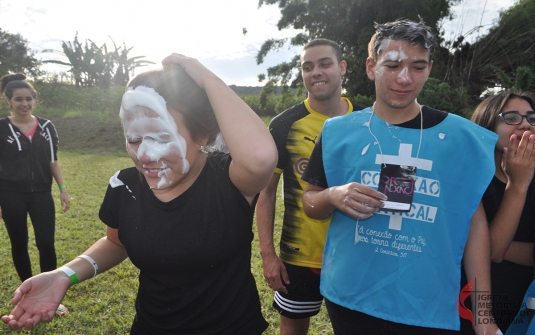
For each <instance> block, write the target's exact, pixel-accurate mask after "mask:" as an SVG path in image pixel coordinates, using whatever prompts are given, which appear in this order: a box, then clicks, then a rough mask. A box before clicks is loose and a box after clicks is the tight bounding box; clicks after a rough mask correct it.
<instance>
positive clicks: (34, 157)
mask: <svg viewBox="0 0 535 335" xmlns="http://www.w3.org/2000/svg"><path fill="white" fill-rule="evenodd" d="M0 91H1V92H2V93H3V94H4V96H5V97H6V100H7V102H8V104H9V105H10V106H11V115H10V116H7V117H4V118H1V119H0V217H2V218H3V220H4V222H5V224H6V229H7V232H8V234H9V239H10V240H11V254H12V256H13V263H14V264H15V268H16V270H17V273H18V275H19V277H20V280H21V281H24V280H26V279H28V278H30V277H31V276H32V267H31V264H30V256H29V254H28V220H27V217H28V214H30V219H31V221H32V225H33V229H34V232H35V242H36V245H37V249H38V250H39V263H40V267H41V272H45V271H50V270H53V269H55V268H56V250H55V248H54V232H55V208H54V199H53V198H52V192H51V186H52V178H54V179H55V180H56V183H57V184H58V186H59V189H60V200H61V206H62V207H63V211H64V212H65V211H67V210H68V209H69V206H70V200H69V195H68V194H67V189H66V188H65V184H64V183H63V176H62V175H61V168H60V166H59V162H58V160H57V150H58V135H57V133H56V128H55V127H54V125H53V124H52V122H50V121H49V120H46V119H43V118H40V117H37V116H34V115H32V109H33V105H34V103H35V98H36V96H37V92H36V91H35V89H34V88H33V86H32V85H31V84H30V83H29V82H27V81H26V76H25V75H23V74H9V75H5V76H3V77H1V78H0Z"/></svg>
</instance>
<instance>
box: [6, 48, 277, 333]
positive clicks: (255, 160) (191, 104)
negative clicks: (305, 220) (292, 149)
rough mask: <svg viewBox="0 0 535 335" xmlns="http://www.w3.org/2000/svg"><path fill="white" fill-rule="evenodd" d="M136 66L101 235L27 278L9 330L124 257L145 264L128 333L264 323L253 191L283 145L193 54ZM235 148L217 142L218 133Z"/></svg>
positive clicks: (42, 317) (39, 316) (237, 328)
mask: <svg viewBox="0 0 535 335" xmlns="http://www.w3.org/2000/svg"><path fill="white" fill-rule="evenodd" d="M163 64H164V68H163V69H162V70H156V71H150V72H145V73H142V74H140V75H138V76H136V77H135V78H134V79H133V80H132V81H131V82H130V83H129V85H128V88H127V91H126V93H125V95H124V96H123V100H122V104H121V110H120V117H121V120H122V121H123V125H124V133H125V137H126V148H127V151H128V153H129V155H130V157H131V158H132V160H133V162H134V164H135V167H132V168H129V169H125V170H121V171H119V172H117V173H116V174H115V175H114V176H113V177H112V178H111V179H110V184H109V186H108V190H107V192H106V195H105V197H104V201H103V203H102V206H101V209H100V213H99V216H100V218H101V220H102V221H103V222H104V223H105V224H106V225H107V226H108V227H107V232H106V237H104V238H102V239H101V240H99V241H98V242H96V243H95V244H94V245H93V246H92V247H90V248H89V249H88V250H87V251H85V252H84V254H83V255H82V256H81V257H78V258H76V259H75V260H73V261H71V262H69V263H67V264H66V265H65V266H63V267H61V268H59V269H57V270H54V271H51V272H47V273H44V274H41V275H39V276H36V277H33V278H31V279H29V280H27V281H26V282H24V283H23V284H22V285H21V286H20V287H19V288H18V289H17V290H16V291H15V295H14V298H13V301H12V303H13V304H16V305H17V306H16V307H15V308H14V309H13V311H12V312H11V315H6V316H3V317H2V321H3V322H5V323H6V324H8V326H9V328H10V329H11V330H17V329H21V328H25V329H33V328H34V327H35V326H36V325H37V324H38V323H39V322H41V321H43V322H48V321H50V320H51V319H52V317H53V315H54V312H55V309H56V307H57V306H58V304H59V303H60V302H61V300H62V299H63V297H64V295H65V292H66V291H67V290H68V288H69V287H70V286H72V285H74V284H75V283H76V282H79V281H82V280H86V279H89V278H91V277H94V276H95V275H96V274H98V273H101V272H103V271H106V270H108V269H110V268H111V267H113V266H115V265H117V264H119V263H120V262H122V261H123V260H124V259H125V258H126V257H129V258H130V260H131V261H132V263H133V264H134V265H135V266H136V267H138V268H139V269H140V276H139V289H138V295H137V298H136V306H135V308H136V317H135V319H134V321H133V325H132V328H131V334H193V333H195V334H261V333H262V332H263V331H264V330H265V329H266V328H267V323H266V321H265V320H264V319H263V317H262V314H261V310H260V302H259V297H258V292H257V290H256V285H255V281H254V278H253V276H252V274H251V270H250V257H251V241H252V238H253V233H252V230H251V228H252V220H253V212H254V204H255V202H256V198H257V194H258V192H259V191H260V190H262V188H263V187H264V186H265V185H266V184H267V182H268V181H269V179H270V177H271V175H272V173H273V169H274V168H275V164H276V161H277V154H276V149H275V145H274V143H273V140H272V137H271V135H270V134H269V132H268V130H267V128H266V126H265V125H264V123H263V122H262V120H260V118H259V117H258V116H257V115H256V114H255V113H254V112H253V111H252V110H251V109H250V108H249V107H248V106H247V105H246V104H245V103H244V102H243V101H242V100H241V99H240V98H239V97H238V96H237V95H236V94H235V93H234V92H233V91H232V90H231V89H230V88H229V87H228V86H226V85H225V84H224V83H223V82H222V81H221V79H219V78H218V77H217V76H215V75H214V74H213V73H212V72H210V71H209V70H207V69H206V68H205V67H204V66H203V65H201V64H200V63H199V62H198V61H196V60H195V59H191V58H188V57H185V56H183V55H179V54H173V55H171V56H169V57H167V58H166V59H164V61H163ZM219 132H221V134H222V136H223V138H224V139H225V142H226V146H227V147H228V151H229V153H223V152H220V151H217V150H213V149H212V148H211V145H212V144H214V142H215V140H216V137H217V135H218V133H219Z"/></svg>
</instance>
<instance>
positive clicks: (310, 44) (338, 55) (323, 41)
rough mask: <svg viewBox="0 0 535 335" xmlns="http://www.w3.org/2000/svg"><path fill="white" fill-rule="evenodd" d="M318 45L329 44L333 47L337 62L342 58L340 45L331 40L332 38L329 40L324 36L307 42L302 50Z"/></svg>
mask: <svg viewBox="0 0 535 335" xmlns="http://www.w3.org/2000/svg"><path fill="white" fill-rule="evenodd" d="M319 45H327V46H330V47H331V48H332V49H333V51H334V54H335V55H336V60H337V61H338V63H340V62H341V61H342V60H343V59H342V49H340V45H339V44H338V43H336V42H335V41H332V40H329V39H326V38H316V39H314V40H312V41H310V42H308V43H307V44H305V46H304V47H303V51H305V50H306V49H308V48H312V47H316V46H319Z"/></svg>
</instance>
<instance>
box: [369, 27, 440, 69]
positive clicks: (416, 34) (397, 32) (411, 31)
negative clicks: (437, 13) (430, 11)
mask: <svg viewBox="0 0 535 335" xmlns="http://www.w3.org/2000/svg"><path fill="white" fill-rule="evenodd" d="M385 39H390V40H394V41H405V42H407V43H410V44H419V45H421V46H423V47H424V48H425V49H426V50H427V51H429V61H431V59H432V58H433V54H434V53H435V49H436V47H437V44H438V41H437V38H436V36H435V34H433V32H432V31H431V28H430V27H428V26H426V25H425V23H424V22H423V21H420V22H418V23H417V22H414V21H410V20H397V21H394V22H388V23H384V24H379V23H377V22H375V34H373V36H372V38H371V40H370V43H369V44H368V57H369V58H371V59H373V61H374V62H376V61H377V58H378V56H379V53H380V52H381V45H382V44H383V41H384V40H385Z"/></svg>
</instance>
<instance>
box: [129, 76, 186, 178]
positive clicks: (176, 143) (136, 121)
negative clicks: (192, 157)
mask: <svg viewBox="0 0 535 335" xmlns="http://www.w3.org/2000/svg"><path fill="white" fill-rule="evenodd" d="M136 106H140V107H145V108H148V109H150V110H151V111H153V112H154V113H155V114H156V115H157V117H151V116H148V115H146V113H135V112H133V113H128V112H129V111H131V110H132V109H133V108H134V107H136ZM119 116H120V117H121V120H122V121H123V124H124V131H125V136H126V137H127V138H136V137H141V139H142V141H141V144H140V146H139V148H138V150H137V152H135V151H134V150H133V149H132V148H130V147H128V149H129V150H130V151H131V152H133V153H134V154H135V156H136V157H137V159H138V160H140V158H141V156H143V155H147V156H148V157H149V158H150V160H151V161H155V162H158V161H159V160H160V159H162V158H164V157H165V156H166V155H168V154H169V153H170V152H171V150H172V149H173V148H176V149H177V150H178V153H179V155H180V158H181V159H182V173H183V174H184V173H186V172H188V170H189V162H188V161H187V160H186V151H187V143H186V140H185V139H184V137H182V136H181V135H180V133H179V132H178V128H177V125H176V123H175V119H174V118H173V116H172V115H171V114H170V113H169V111H168V110H167V103H166V102H165V99H164V98H163V97H162V96H161V95H159V94H158V93H157V92H156V91H155V90H154V89H153V88H151V87H146V86H138V87H136V88H135V89H132V88H128V90H127V91H126V93H125V94H124V95H123V99H122V102H121V110H120V112H119ZM157 128H161V129H164V130H165V132H161V133H154V130H153V129H157ZM136 130H137V131H138V132H136ZM162 133H164V135H168V136H169V137H170V138H169V140H168V141H162V140H159V138H160V137H161V136H160V135H161V134H162ZM127 145H128V143H127ZM161 168H163V169H166V168H167V166H166V165H165V164H163V165H162V167H161ZM167 172H168V171H161V172H160V173H159V176H160V178H161V180H160V181H159V182H158V185H157V188H161V187H162V186H164V185H166V184H167V185H170V184H171V183H172V181H167V179H166V176H167V174H168V173H167Z"/></svg>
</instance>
